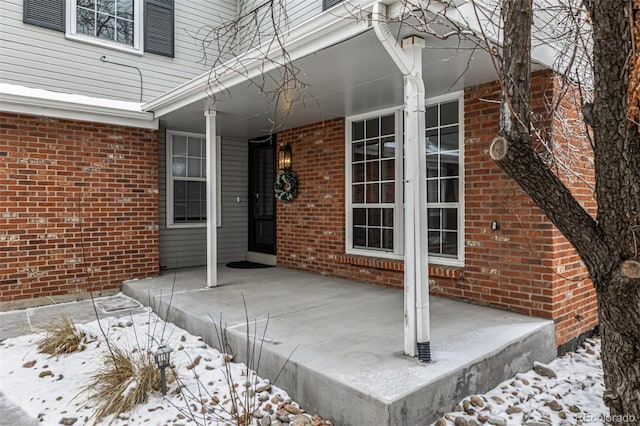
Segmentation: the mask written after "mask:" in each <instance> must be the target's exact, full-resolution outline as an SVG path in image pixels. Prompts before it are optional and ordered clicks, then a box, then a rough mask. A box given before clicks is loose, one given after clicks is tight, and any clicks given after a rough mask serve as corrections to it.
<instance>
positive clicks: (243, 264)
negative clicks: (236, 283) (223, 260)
mask: <svg viewBox="0 0 640 426" xmlns="http://www.w3.org/2000/svg"><path fill="white" fill-rule="evenodd" d="M227 268H233V269H260V268H274V266H273V265H265V264H264V263H256V262H249V261H248V260H241V261H239V262H231V263H227Z"/></svg>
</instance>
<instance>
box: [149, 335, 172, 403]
mask: <svg viewBox="0 0 640 426" xmlns="http://www.w3.org/2000/svg"><path fill="white" fill-rule="evenodd" d="M171 350H172V349H171V346H169V345H164V344H162V343H161V344H160V346H159V347H158V349H157V350H156V351H155V352H154V353H153V358H154V360H155V361H156V366H158V369H160V377H161V379H162V395H166V394H167V381H166V376H165V371H164V370H165V369H166V368H167V367H168V366H169V361H170V359H171Z"/></svg>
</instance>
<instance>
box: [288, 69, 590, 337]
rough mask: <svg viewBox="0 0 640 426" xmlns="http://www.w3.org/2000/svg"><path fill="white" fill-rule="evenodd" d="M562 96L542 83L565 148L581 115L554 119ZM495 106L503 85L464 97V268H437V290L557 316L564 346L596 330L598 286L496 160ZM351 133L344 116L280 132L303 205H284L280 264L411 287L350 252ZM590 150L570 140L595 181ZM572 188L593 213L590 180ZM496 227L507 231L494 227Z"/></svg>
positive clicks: (543, 110) (547, 125) (536, 82)
mask: <svg viewBox="0 0 640 426" xmlns="http://www.w3.org/2000/svg"><path fill="white" fill-rule="evenodd" d="M558 90H559V87H558V81H557V80H555V79H554V78H553V77H552V76H551V75H550V74H548V73H537V74H536V75H535V76H534V79H533V82H532V93H533V96H534V105H535V108H534V110H535V114H534V121H535V122H536V123H537V125H538V128H539V129H540V132H541V133H542V134H548V132H554V140H556V141H558V142H561V141H562V137H561V135H560V133H559V128H560V126H559V123H560V122H562V123H565V124H566V122H567V114H568V115H569V118H572V119H577V118H579V117H578V115H577V114H575V111H576V110H575V108H573V109H571V108H570V107H568V108H566V110H565V111H564V112H563V113H562V114H563V115H562V116H554V117H551V118H550V116H549V114H548V112H547V105H548V101H549V100H551V99H553V97H554V94H555V93H556V91H558ZM492 100H494V101H497V100H499V87H498V85H497V84H496V83H489V84H484V85H481V86H478V87H471V88H468V89H467V90H465V101H464V102H465V105H464V110H465V117H464V120H465V122H464V129H465V143H464V158H465V240H466V243H465V266H464V268H455V267H447V266H440V265H431V266H430V268H429V275H430V290H431V293H432V294H436V295H440V296H445V297H452V298H457V299H462V300H468V301H472V302H474V303H480V304H486V305H491V306H494V307H498V308H504V309H509V310H512V311H516V312H521V313H524V314H527V315H533V316H537V317H542V318H549V319H553V320H554V321H555V323H556V344H557V345H558V346H559V345H561V344H563V343H565V342H567V341H569V340H571V339H573V338H575V337H577V336H579V335H580V334H581V333H583V332H585V331H587V330H590V329H592V328H593V327H595V325H597V313H596V307H595V296H594V291H593V286H592V285H591V284H590V282H589V281H588V279H587V278H586V271H585V269H584V266H583V265H582V263H581V262H580V260H579V258H578V256H577V254H576V253H575V251H574V250H573V248H572V247H571V246H570V245H569V243H568V242H567V241H566V240H565V239H564V237H562V236H561V235H560V233H559V231H557V229H555V227H554V226H553V225H552V224H551V222H550V221H549V220H548V219H547V218H546V216H545V215H544V214H543V212H542V211H541V210H540V209H538V208H537V207H536V206H535V205H534V203H533V202H532V201H531V199H530V198H529V197H528V196H527V195H526V194H524V193H523V191H522V190H520V188H519V187H518V185H517V184H516V183H515V182H514V181H512V180H511V179H510V178H509V177H508V176H507V175H506V174H504V173H503V172H502V171H501V170H500V169H499V168H498V166H497V165H496V164H495V163H493V161H491V159H490V158H489V154H488V150H489V144H490V142H491V140H492V139H493V137H494V136H495V135H496V134H497V131H498V114H499V104H498V103H496V102H491V101H492ZM567 111H568V112H567ZM571 111H573V116H572V115H571ZM576 123H577V122H576ZM575 125H578V124H575ZM344 126H345V121H344V119H336V120H332V121H327V122H321V123H315V124H312V125H309V126H305V127H301V128H297V129H292V130H287V131H284V132H281V133H279V134H278V141H279V142H281V143H288V144H290V145H291V147H292V151H293V158H294V162H293V164H294V170H295V171H296V172H297V173H298V177H299V182H300V184H299V188H298V189H299V196H298V198H297V199H296V200H294V201H293V202H292V203H290V204H282V203H280V202H279V203H278V206H277V223H278V226H277V229H278V235H277V247H278V264H279V265H282V266H286V267H289V268H293V269H302V270H308V271H313V272H317V273H320V274H327V275H333V276H339V277H343V278H347V279H352V280H357V281H366V282H370V283H375V284H379V285H384V286H391V287H402V285H403V264H402V262H401V261H394V260H386V259H380V258H375V257H364V256H352V255H346V254H345V210H344V209H345V201H344V200H345V184H344V179H345V158H344V155H345V140H344V138H345V129H344ZM565 142H566V141H565ZM583 143H584V141H583V140H580V139H577V140H571V141H570V144H571V147H573V148H575V149H568V150H566V151H567V152H570V153H571V155H572V156H574V157H575V163H576V164H577V165H579V168H578V169H577V170H579V172H580V173H581V174H584V175H585V176H587V178H586V179H587V181H589V179H592V177H591V176H592V174H593V168H592V166H591V164H590V163H589V160H588V152H589V151H588V149H586V147H585V146H584V145H583ZM558 146H560V145H558ZM540 149H542V148H540ZM565 181H566V182H567V184H568V185H569V187H570V188H571V189H572V191H574V193H576V194H577V195H578V198H579V199H580V200H581V201H582V202H583V204H584V205H585V206H587V207H588V208H590V209H591V208H593V207H594V204H593V203H594V201H593V194H592V193H591V192H590V189H589V188H588V186H587V185H585V184H584V182H582V181H579V180H575V179H574V180H568V179H565ZM494 220H495V221H498V222H499V223H500V229H498V230H491V228H490V224H491V221H494Z"/></svg>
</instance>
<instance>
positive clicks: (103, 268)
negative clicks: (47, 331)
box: [0, 113, 159, 309]
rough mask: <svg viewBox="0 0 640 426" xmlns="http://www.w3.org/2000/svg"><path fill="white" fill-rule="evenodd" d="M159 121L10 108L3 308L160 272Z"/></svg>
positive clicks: (0, 228) (2, 183)
mask: <svg viewBox="0 0 640 426" xmlns="http://www.w3.org/2000/svg"><path fill="white" fill-rule="evenodd" d="M157 141H158V135H157V131H153V130H146V129H138V128H130V127H123V126H113V125H106V124H96V123H88V122H77V121H70V120H58V119H51V118H44V117H34V116H29V115H16V114H7V113H0V309H8V308H13V307H17V306H25V305H35V304H41V303H50V302H51V300H69V299H72V298H76V297H78V298H79V297H86V296H87V295H88V292H93V293H94V294H101V293H108V292H114V291H117V290H118V289H119V288H120V284H121V283H122V281H123V280H127V279H132V278H143V277H148V276H154V275H157V274H158V265H159V259H158V251H159V250H158V181H157V180H158V163H157V157H158V155H157V150H158V142H157Z"/></svg>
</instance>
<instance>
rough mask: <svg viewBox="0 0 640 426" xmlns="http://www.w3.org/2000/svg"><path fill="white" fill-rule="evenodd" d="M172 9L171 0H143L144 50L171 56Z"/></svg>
mask: <svg viewBox="0 0 640 426" xmlns="http://www.w3.org/2000/svg"><path fill="white" fill-rule="evenodd" d="M173 9H174V8H173V0H145V2H144V51H145V52H149V53H155V54H157V55H164V56H169V57H171V58H173V25H174V24H173Z"/></svg>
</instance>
